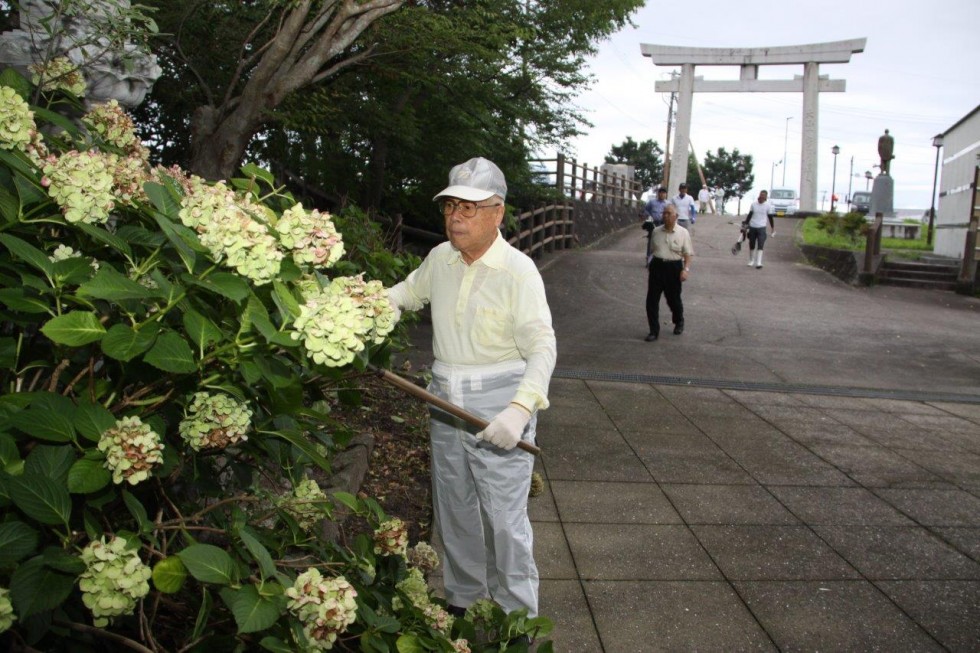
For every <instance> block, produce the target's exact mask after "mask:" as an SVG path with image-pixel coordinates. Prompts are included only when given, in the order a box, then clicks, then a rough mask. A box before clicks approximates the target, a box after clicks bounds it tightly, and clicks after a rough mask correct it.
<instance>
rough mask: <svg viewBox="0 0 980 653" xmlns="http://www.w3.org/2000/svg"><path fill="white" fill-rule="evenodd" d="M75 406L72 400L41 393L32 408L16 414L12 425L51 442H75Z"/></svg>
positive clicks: (35, 398)
mask: <svg viewBox="0 0 980 653" xmlns="http://www.w3.org/2000/svg"><path fill="white" fill-rule="evenodd" d="M74 417H75V404H73V403H72V402H71V399H69V398H67V397H62V396H61V395H57V394H54V393H53V392H41V393H38V395H37V396H36V397H34V399H33V401H32V402H31V407H30V408H28V409H26V410H22V411H20V412H19V413H16V414H15V415H13V416H12V417H11V418H10V424H11V425H12V426H13V427H14V428H16V429H17V430H19V431H23V432H24V433H26V434H27V435H30V436H33V437H35V438H38V439H40V440H48V441H49V442H70V441H74V440H75V426H74V424H73V420H74Z"/></svg>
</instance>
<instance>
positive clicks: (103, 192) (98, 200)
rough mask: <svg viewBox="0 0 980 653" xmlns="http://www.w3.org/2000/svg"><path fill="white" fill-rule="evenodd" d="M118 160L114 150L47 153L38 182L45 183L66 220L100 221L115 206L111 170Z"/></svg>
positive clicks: (101, 222) (105, 219)
mask: <svg viewBox="0 0 980 653" xmlns="http://www.w3.org/2000/svg"><path fill="white" fill-rule="evenodd" d="M118 161H119V157H117V156H116V155H115V154H105V153H103V152H95V151H88V152H78V151H76V150H72V151H70V152H66V153H64V154H62V155H61V156H60V157H55V156H50V157H48V158H47V160H46V161H45V164H44V177H43V178H42V179H41V185H42V186H47V188H48V193H49V194H50V195H51V198H52V199H53V200H54V201H55V202H57V203H58V206H60V207H61V210H62V212H63V213H64V214H65V220H67V221H68V222H85V223H88V224H103V223H104V222H106V221H107V220H108V219H109V212H110V211H112V209H113V207H114V206H115V192H114V189H113V174H112V173H113V171H114V170H115V168H116V164H117V163H118Z"/></svg>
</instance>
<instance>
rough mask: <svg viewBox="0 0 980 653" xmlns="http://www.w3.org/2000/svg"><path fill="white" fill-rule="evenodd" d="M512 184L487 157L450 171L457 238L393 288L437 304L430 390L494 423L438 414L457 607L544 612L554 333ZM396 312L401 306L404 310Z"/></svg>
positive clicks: (451, 220) (449, 585) (450, 593)
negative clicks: (511, 240) (536, 505)
mask: <svg viewBox="0 0 980 653" xmlns="http://www.w3.org/2000/svg"><path fill="white" fill-rule="evenodd" d="M506 196H507V183H506V181H505V180H504V175H503V173H502V172H501V171H500V169H499V168H498V167H497V166H496V165H494V164H493V163H492V162H491V161H488V160H487V159H484V158H480V157H478V158H474V159H470V160H469V161H467V162H466V163H462V164H460V165H458V166H456V167H454V168H453V169H452V170H451V171H450V173H449V186H448V187H447V188H446V189H444V190H443V191H441V192H440V193H439V194H438V195H436V196H435V197H434V198H433V199H434V200H435V201H437V202H439V208H440V210H441V211H442V215H443V216H444V218H445V221H446V235H447V236H448V237H449V242H448V243H442V244H441V245H439V246H437V247H436V248H435V249H433V250H432V251H431V252H430V253H429V255H428V256H427V257H426V258H425V260H424V261H422V265H421V266H419V268H418V269H417V270H414V271H413V272H412V273H411V274H409V275H408V278H406V279H405V281H403V282H401V283H399V284H397V285H395V286H394V287H393V288H391V290H390V291H389V297H390V299H391V301H392V304H393V305H394V306H395V308H396V309H397V310H400V309H408V310H418V309H420V308H422V306H423V305H424V304H426V303H428V304H430V305H431V309H432V326H433V335H432V348H433V353H434V354H435V359H436V360H435V364H434V365H433V367H432V383H431V384H430V386H429V389H430V390H431V391H432V392H433V393H435V394H436V395H438V396H440V397H442V398H443V399H446V400H448V401H450V402H452V403H454V404H456V405H458V406H461V407H462V408H464V409H466V410H467V411H470V412H472V413H474V414H476V415H478V416H480V417H483V418H484V419H487V420H489V421H490V424H489V426H487V428H486V430H484V431H481V432H479V433H475V434H474V433H471V432H470V431H468V430H467V429H466V426H465V425H464V424H463V423H462V422H461V421H459V420H458V419H456V418H453V417H452V416H450V415H447V414H446V413H443V412H441V411H438V410H433V411H432V412H431V418H430V430H429V433H430V438H431V445H432V494H433V503H434V508H435V525H436V529H437V532H438V533H439V535H440V537H441V538H442V543H443V546H444V549H445V565H444V568H443V581H444V584H445V590H446V599H447V601H448V602H449V605H450V612H452V613H453V614H455V615H457V616H458V615H460V614H462V613H463V611H464V610H465V609H466V608H467V607H469V606H470V605H471V604H473V603H474V602H476V601H477V600H479V599H484V598H492V599H493V600H494V601H496V602H497V603H499V604H500V605H501V606H502V607H503V608H504V609H505V610H506V611H508V612H510V611H513V610H517V609H519V608H527V611H528V615H529V616H532V617H534V616H536V615H537V612H538V570H537V567H536V566H535V564H534V558H533V557H532V552H533V551H532V534H531V522H530V520H529V519H528V516H527V496H528V490H529V488H530V481H531V471H532V467H533V465H534V460H533V458H532V456H531V455H530V454H528V453H526V452H524V451H523V450H521V449H519V448H515V447H516V446H517V443H518V441H520V440H521V439H524V440H528V441H533V440H534V435H535V423H536V412H537V411H538V410H542V409H545V408H547V407H548V398H547V397H548V384H549V382H550V380H551V373H552V372H553V371H554V367H555V358H556V348H555V332H554V330H553V329H552V326H551V311H550V309H549V308H548V302H547V299H546V298H545V292H544V283H543V281H542V279H541V275H540V273H539V272H538V269H537V267H535V265H534V262H533V261H531V259H530V258H528V257H527V256H525V255H524V254H523V253H521V252H519V251H518V250H516V249H514V248H513V247H511V246H510V245H509V244H508V243H507V241H506V240H504V238H503V237H502V235H501V234H500V224H501V222H502V220H503V218H504V211H505V209H504V199H505V197H506ZM396 312H397V311H396Z"/></svg>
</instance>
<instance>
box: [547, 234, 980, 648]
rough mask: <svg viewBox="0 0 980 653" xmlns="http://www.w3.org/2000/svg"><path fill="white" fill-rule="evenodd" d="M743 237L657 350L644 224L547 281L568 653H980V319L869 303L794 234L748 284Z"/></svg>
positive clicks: (708, 263)
mask: <svg viewBox="0 0 980 653" xmlns="http://www.w3.org/2000/svg"><path fill="white" fill-rule="evenodd" d="M729 219H730V218H729V217H722V216H704V217H702V218H701V219H700V220H699V221H698V224H697V225H696V233H695V238H694V243H695V250H696V254H697V256H696V258H695V261H694V265H693V273H692V276H691V279H690V280H689V281H688V282H687V283H686V284H685V288H684V299H685V307H686V330H685V332H684V334H683V335H681V336H674V335H672V334H671V331H670V329H669V324H667V323H669V319H670V316H669V312H668V311H667V310H666V306H664V307H663V311H662V316H663V319H664V321H665V326H664V328H662V330H661V334H662V335H661V338H660V340H658V341H657V342H654V343H647V342H644V341H643V337H644V336H645V335H646V333H647V325H646V320H645V317H644V312H643V301H644V296H645V291H646V272H645V270H644V267H643V252H644V240H643V232H642V231H641V230H640V229H639V228H637V229H635V230H627V231H624V232H620V233H618V234H615V235H613V236H611V237H609V238H607V239H606V240H605V241H604V242H602V243H600V244H599V245H598V246H596V247H593V248H591V249H588V250H580V251H574V252H568V253H565V254H562V255H560V256H557V257H555V258H554V259H553V260H552V261H549V262H547V263H546V264H545V265H544V266H543V274H544V278H545V283H546V287H547V292H548V296H549V303H550V304H551V307H552V312H553V315H554V322H555V327H556V332H557V335H558V346H559V361H558V365H559V369H558V371H557V373H556V378H555V379H554V380H553V382H552V387H551V393H550V394H551V401H552V407H551V409H549V410H547V411H545V412H543V413H542V414H541V416H540V421H539V435H538V443H539V444H540V446H541V447H542V449H543V450H544V455H543V457H542V458H541V459H540V460H539V462H538V468H539V470H540V471H541V472H542V473H543V475H544V476H545V479H546V491H545V492H544V494H543V495H541V496H539V497H536V498H534V499H532V500H531V501H530V512H531V517H532V521H533V523H534V534H535V558H536V560H537V562H538V566H539V569H540V572H541V578H542V581H541V612H542V614H546V615H548V616H549V617H551V618H553V619H554V621H555V624H556V630H555V633H554V636H553V641H554V643H555V650H556V651H565V652H583V651H584V652H592V651H595V652H603V651H604V652H606V653H637V652H645V651H748V650H762V651H776V650H778V651H868V650H881V651H941V650H953V651H977V650H980V301H978V300H976V299H973V298H965V297H961V296H957V295H955V294H952V293H941V292H932V291H921V290H911V289H902V288H885V287H880V288H872V289H864V288H854V287H850V286H847V285H845V284H843V283H841V282H839V281H837V280H836V279H834V278H833V277H831V276H829V275H827V274H826V273H824V272H821V271H819V270H816V269H814V268H811V267H808V266H806V265H804V264H803V263H802V262H801V261H800V260H799V255H798V253H797V250H796V248H795V247H794V246H793V243H792V238H793V231H794V229H795V226H796V221H794V220H780V221H779V222H778V223H777V231H778V233H777V237H776V239H775V240H772V241H770V243H769V245H768V246H767V249H766V258H765V267H764V268H763V269H761V270H756V269H754V268H748V267H747V266H746V265H745V264H746V262H747V259H748V255H747V253H746V252H743V253H742V255H741V256H739V257H738V258H735V257H733V256H732V255H731V253H730V249H731V246H732V244H733V242H734V240H735V237H736V235H737V226H736V225H733V224H728V220H729ZM739 384H743V385H744V387H745V388H747V389H738V388H739ZM733 388H734V389H733ZM763 389H764V390H765V391H763Z"/></svg>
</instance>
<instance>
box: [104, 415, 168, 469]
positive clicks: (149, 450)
mask: <svg viewBox="0 0 980 653" xmlns="http://www.w3.org/2000/svg"><path fill="white" fill-rule="evenodd" d="M99 451H101V452H103V453H104V454H105V457H106V459H105V467H106V469H108V470H109V471H111V472H112V482H113V483H116V484H119V483H122V482H123V481H127V482H128V483H129V484H130V485H136V484H137V483H140V482H142V481H145V480H146V479H148V478H149V477H150V473H151V471H152V468H153V466H154V465H159V464H160V463H162V462H163V443H162V442H161V441H160V436H159V435H157V434H156V433H154V432H153V430H152V429H151V428H150V427H149V425H147V424H144V423H143V422H142V421H140V418H139V417H124V418H122V419H121V420H117V421H116V425H115V426H114V427H112V428H110V429H107V430H106V431H105V432H104V433H103V434H102V437H101V438H100V439H99Z"/></svg>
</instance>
